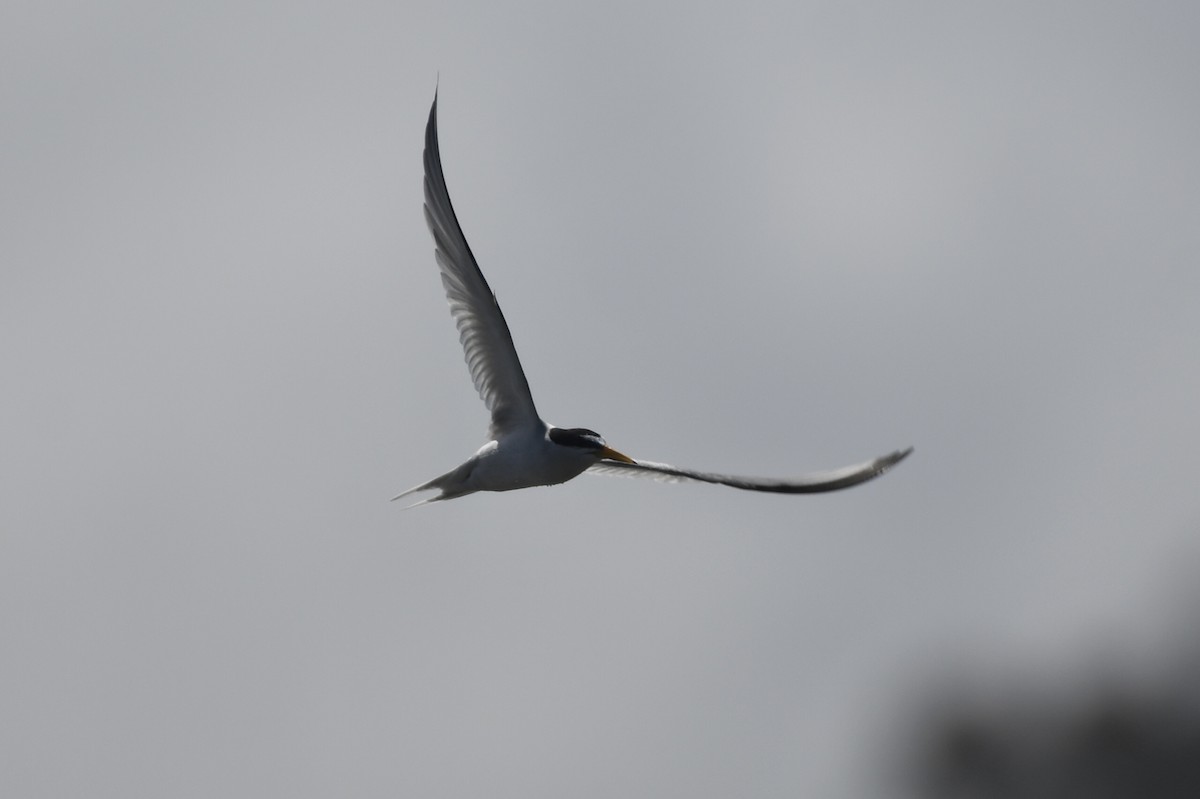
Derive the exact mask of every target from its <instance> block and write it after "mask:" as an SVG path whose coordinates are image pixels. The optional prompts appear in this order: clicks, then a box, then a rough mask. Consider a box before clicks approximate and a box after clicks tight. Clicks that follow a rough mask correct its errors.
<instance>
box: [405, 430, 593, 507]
mask: <svg viewBox="0 0 1200 799" xmlns="http://www.w3.org/2000/svg"><path fill="white" fill-rule="evenodd" d="M559 429H561V428H555V427H552V426H551V425H547V424H545V423H542V424H540V425H538V426H536V427H531V428H522V429H520V430H513V431H510V432H507V433H505V434H503V435H501V436H498V437H497V438H494V439H492V440H491V441H489V442H488V443H486V444H484V445H483V446H482V447H480V448H479V451H478V452H476V453H475V454H474V455H472V456H471V458H470V460H468V461H467V462H466V463H464V464H462V465H461V466H459V467H457V468H455V469H452V470H450V471H449V472H447V473H446V474H444V475H442V476H440V477H435V478H434V479H433V480H430V481H429V482H428V483H425V484H424V485H421V486H418V487H416V488H412V489H409V491H406V492H404V493H405V494H408V493H410V492H412V491H421V490H424V489H432V488H440V489H442V491H443V492H446V493H450V494H452V495H453V496H463V495H464V494H471V493H474V492H476V491H512V490H514V489H517V488H532V487H533V486H548V485H557V484H559V483H565V482H567V481H568V480H570V479H571V478H573V477H578V476H579V475H581V474H583V473H584V472H585V471H587V470H588V468H589V467H591V466H592V465H594V464H595V463H596V460H597V458H596V456H595V455H594V454H593V452H592V451H590V450H588V449H585V448H582V447H570V446H562V445H559V444H556V443H554V441H553V440H552V439H551V438H550V431H551V430H559ZM446 493H443V495H442V496H440V497H437V499H449V498H450V497H449V496H446ZM400 496H404V494H401V495H400Z"/></svg>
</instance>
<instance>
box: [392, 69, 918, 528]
mask: <svg viewBox="0 0 1200 799" xmlns="http://www.w3.org/2000/svg"><path fill="white" fill-rule="evenodd" d="M425 222H426V223H427V224H428V225H429V230H430V232H431V233H432V234H433V241H434V255H435V257H436V259H437V265H438V269H440V270H441V273H442V285H443V286H444V287H445V289H446V298H447V300H448V301H449V303H450V313H451V315H453V317H454V321H455V323H456V324H457V326H458V333H459V339H460V340H461V341H462V346H463V350H464V351H465V353H466V359H467V367H468V369H469V370H470V372H471V380H472V381H473V382H474V383H475V388H476V389H477V390H478V391H479V396H480V397H481V398H482V399H483V402H484V405H486V406H487V409H488V410H489V411H490V412H491V415H492V422H491V426H490V428H489V430H488V438H489V441H488V442H487V443H486V444H484V445H483V447H481V448H480V449H479V451H478V452H476V453H475V454H474V455H472V456H471V458H470V459H468V460H467V461H466V462H465V463H463V464H462V465H461V466H458V467H456V468H454V469H451V470H450V471H448V472H446V473H445V474H443V475H441V476H440V477H435V478H433V479H432V480H430V481H429V482H427V483H422V484H421V485H418V486H414V487H413V488H410V489H408V490H407V491H405V492H403V493H402V494H398V495H397V496H395V497H393V499H400V498H401V497H405V496H408V495H409V494H412V493H415V492H418V491H435V490H436V491H438V492H439V493H438V494H437V495H436V496H432V497H429V498H428V499H425V500H422V501H420V502H417V503H415V504H413V505H409V506H408V507H410V508H412V507H416V506H417V505H424V504H425V503H427V502H437V501H439V500H443V499H454V498H456V497H462V496H466V495H467V494H473V493H475V492H476V491H511V490H513V489H516V488H529V487H531V486H544V485H555V484H557V483H564V482H566V481H567V480H570V479H571V478H573V477H576V476H578V475H580V474H582V473H583V472H585V471H592V472H598V473H603V474H618V475H626V476H632V477H651V478H656V479H659V480H665V481H669V482H679V481H691V480H697V481H700V482H705V483H717V484H720V485H727V486H732V487H733V488H741V489H745V490H748V491H770V492H774V493H779V494H815V493H820V492H823V491H837V490H839V489H842V488H849V487H850V486H854V485H858V484H859V483H864V482H866V481H867V480H871V479H873V478H875V477H878V476H879V475H881V474H883V473H884V472H886V471H887V470H888V469H890V468H892V467H893V466H895V465H896V464H897V463H899V462H900V461H902V460H904V458H906V457H907V456H908V454H909V453H910V452H912V448H911V447H909V448H908V449H904V450H898V451H896V452H893V453H891V454H890V455H884V456H882V457H879V458H875V459H874V460H871V461H867V462H866V463H860V464H857V465H855V466H846V467H844V468H841V469H834V470H831V471H827V472H818V473H813V474H807V475H802V476H800V477H793V478H786V479H773V478H762V477H737V476H733V475H725V474H715V473H712V472H699V471H694V470H692V469H683V468H680V467H678V466H671V465H670V464H666V463H655V462H653V461H645V460H635V459H633V458H631V457H629V456H628V455H624V454H622V453H620V452H618V451H617V450H615V449H612V448H611V447H609V446H608V445H607V444H606V443H605V442H604V439H603V438H601V437H600V434H599V433H596V432H595V431H593V430H589V429H587V428H585V427H556V426H555V425H552V424H547V423H546V422H544V421H542V418H541V417H540V416H539V415H538V412H537V409H536V408H535V407H534V404H533V395H532V394H531V393H530V391H529V382H528V381H527V380H526V379H525V372H524V371H523V370H522V369H521V361H520V360H519V359H518V358H517V350H516V348H515V347H514V346H513V340H512V334H511V333H510V332H509V330H508V324H507V323H506V322H505V321H504V314H503V313H501V312H500V306H499V304H497V302H496V297H495V295H494V294H493V293H492V290H491V288H490V287H489V286H488V282H487V280H486V279H485V278H484V277H483V272H481V271H480V270H479V264H478V262H477V261H476V260H475V256H474V255H473V254H472V252H471V247H470V246H469V245H468V244H467V238H466V236H465V235H463V231H462V227H461V226H460V225H459V224H458V217H457V216H456V215H455V213H454V206H453V205H451V203H450V193H449V191H448V190H447V189H446V178H445V176H444V175H443V174H442V158H441V154H440V152H439V150H438V133H437V92H436V91H435V92H434V96H433V106H432V107H431V108H430V109H429V122H428V124H427V125H426V127H425Z"/></svg>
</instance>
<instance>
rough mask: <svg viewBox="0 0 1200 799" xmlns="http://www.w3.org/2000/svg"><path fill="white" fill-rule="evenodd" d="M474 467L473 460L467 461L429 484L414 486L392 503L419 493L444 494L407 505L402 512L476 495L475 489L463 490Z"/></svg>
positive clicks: (402, 492) (395, 498)
mask: <svg viewBox="0 0 1200 799" xmlns="http://www.w3.org/2000/svg"><path fill="white" fill-rule="evenodd" d="M474 466H475V464H474V462H473V460H472V461H467V462H466V463H464V464H463V465H461V466H459V467H457V468H454V469H451V470H450V471H448V472H446V473H445V474H443V475H441V476H439V477H435V478H433V479H432V480H430V481H429V482H428V483H421V484H420V485H418V486H413V487H412V488H410V489H408V490H407V491H401V492H400V493H399V494H397V495H396V496H394V497H392V502H395V501H396V500H398V499H400V498H402V497H407V496H408V495H409V494H415V493H417V492H418V491H433V490H435V489H436V490H439V491H441V492H442V493H440V494H438V495H437V496H436V497H429V498H428V499H423V500H421V501H420V502H414V503H413V504H411V505H405V506H404V507H403V508H401V510H408V509H409V508H415V507H417V506H418V505H425V504H427V503H430V502H440V501H441V500H443V499H454V498H455V497H462V496H466V495H467V494H474V493H475V489H473V488H463V484H464V482H465V480H466V476H467V475H468V474H470V473H471V469H472V468H473V467H474Z"/></svg>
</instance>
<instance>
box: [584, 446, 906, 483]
mask: <svg viewBox="0 0 1200 799" xmlns="http://www.w3.org/2000/svg"><path fill="white" fill-rule="evenodd" d="M911 452H912V447H909V448H908V449H903V450H897V451H896V452H893V453H891V454H890V455H884V456H882V457H879V458H875V459H874V460H870V461H867V462H866V463H859V464H856V465H854V466H846V467H844V468H841V469H833V470H830V471H827V472H815V473H812V474H806V475H802V476H800V477H792V478H773V477H738V476H737V475H729V474H716V473H714V472H698V471H695V470H693V469H681V468H680V467H678V466H672V465H670V464H669V463H654V462H653V461H643V460H639V461H638V462H637V463H621V462H619V461H609V460H603V461H599V462H597V463H596V464H595V465H593V466H592V467H590V468H589V469H588V471H589V472H592V473H594V474H615V475H621V476H623V477H649V478H652V479H655V480H662V481H665V482H669V483H679V482H688V481H693V480H694V481H698V482H702V483H716V484H718V485H726V486H731V487H733V488H740V489H743V490H745V491H770V492H773V493H776V494H819V493H821V492H824V491H838V490H840V489H843V488H849V487H850V486H855V485H858V484H859V483H865V482H866V481H868V480H873V479H875V478H876V477H879V476H880V475H881V474H883V473H884V472H886V471H887V470H888V469H891V468H892V467H893V466H895V465H896V464H897V463H899V462H900V461H902V460H904V459H905V458H907V457H908V455H909V453H911Z"/></svg>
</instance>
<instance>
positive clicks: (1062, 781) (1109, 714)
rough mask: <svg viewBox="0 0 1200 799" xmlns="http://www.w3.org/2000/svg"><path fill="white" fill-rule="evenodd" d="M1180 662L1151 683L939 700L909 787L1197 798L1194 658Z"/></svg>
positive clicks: (990, 797) (947, 793) (1072, 796)
mask: <svg viewBox="0 0 1200 799" xmlns="http://www.w3.org/2000/svg"><path fill="white" fill-rule="evenodd" d="M1189 663H1190V667H1189V668H1184V669H1179V670H1177V671H1175V672H1174V675H1175V676H1174V677H1173V678H1171V679H1168V680H1164V681H1162V684H1160V685H1159V686H1157V687H1156V688H1154V689H1151V690H1144V689H1138V688H1136V687H1135V686H1133V685H1132V683H1131V684H1130V685H1116V684H1113V682H1112V680H1111V678H1110V679H1109V680H1106V681H1105V685H1104V687H1101V688H1100V689H1098V690H1091V691H1087V692H1085V695H1083V696H1079V695H1075V696H1073V697H1069V698H1062V697H1061V696H1051V695H1048V694H1047V693H1046V692H1045V689H1046V687H1047V686H1044V685H1025V686H1022V687H1019V688H1016V689H1012V690H1010V691H1008V692H1007V693H1008V695H1007V696H1000V697H999V698H998V699H999V701H995V700H996V699H997V697H995V696H994V695H993V696H992V701H988V702H983V701H981V700H971V699H966V700H963V699H959V700H956V701H951V702H946V701H945V700H944V698H943V699H942V700H938V701H937V702H935V706H936V707H937V708H938V709H935V710H934V711H933V712H932V713H929V714H928V715H927V717H926V722H925V724H926V726H924V728H923V731H922V732H921V733H919V735H918V738H917V741H915V743H916V751H915V753H914V754H915V757H914V758H913V759H912V760H911V761H910V766H911V769H910V770H909V775H910V778H911V782H910V786H911V788H912V794H913V795H915V796H919V797H929V799H1009V798H1010V797H1023V798H1024V797H1028V798H1030V799H1032V798H1034V797H1036V798H1037V799H1043V798H1045V799H1049V798H1050V797H1055V798H1056V799H1057V798H1058V797H1062V798H1063V799H1115V798H1116V797H1122V799H1133V798H1134V797H1137V798H1139V799H1166V798H1168V797H1169V798H1170V799H1176V797H1178V799H1184V798H1185V797H1186V798H1187V799H1198V798H1200V702H1198V701H1197V699H1198V698H1200V668H1197V666H1200V661H1197V660H1195V659H1189ZM1068 693H1075V692H1068ZM909 751H910V752H911V751H913V750H911V749H910V750H909Z"/></svg>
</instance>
